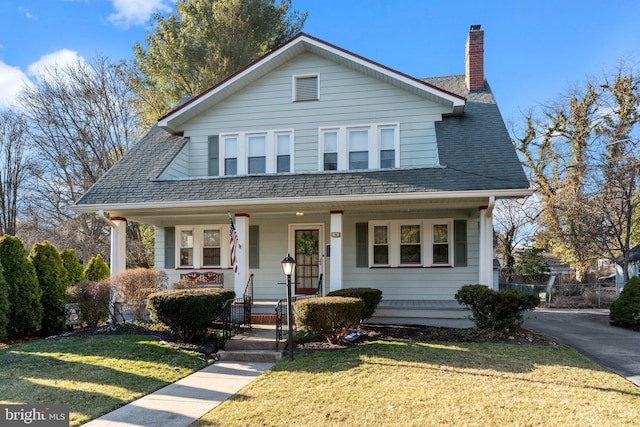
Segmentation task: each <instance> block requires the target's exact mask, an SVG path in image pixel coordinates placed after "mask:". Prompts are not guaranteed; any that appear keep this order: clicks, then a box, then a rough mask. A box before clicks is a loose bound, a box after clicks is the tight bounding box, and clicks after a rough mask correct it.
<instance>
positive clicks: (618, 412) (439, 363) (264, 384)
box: [193, 341, 640, 427]
mask: <svg viewBox="0 0 640 427" xmlns="http://www.w3.org/2000/svg"><path fill="white" fill-rule="evenodd" d="M639 419H640V389H639V388H638V387H636V386H634V385H633V384H631V383H629V382H628V381H626V380H624V379H623V378H621V377H619V376H617V375H615V374H612V373H610V372H608V371H606V370H605V369H603V368H601V367H600V366H598V365H596V364H594V363H592V362H591V361H589V360H588V359H586V358H585V357H582V356H581V355H579V354H577V353H576V352H575V351H573V350H571V349H570V348H568V347H565V346H537V345H517V344H499V343H446V342H442V343H438V342H397V341H396V342H382V341H378V342H373V343H370V344H366V345H362V346H358V347H355V348H351V349H348V350H340V351H318V352H314V353H308V354H298V355H296V358H295V361H294V362H289V360H288V359H287V358H285V359H282V360H281V361H279V362H278V363H277V364H276V365H275V366H274V368H273V369H272V370H271V371H269V372H267V373H266V374H264V375H262V376H261V377H259V378H258V379H257V380H256V381H254V382H253V383H251V384H250V385H249V386H248V387H246V388H244V389H243V390H241V391H240V393H239V394H238V395H236V396H234V397H232V398H230V399H229V400H227V401H225V402H224V403H222V404H221V405H220V406H219V407H217V408H216V409H214V410H213V411H211V412H210V413H209V414H207V415H205V417H203V418H202V419H201V420H199V421H197V422H196V423H195V424H193V426H196V427H202V426H238V425H242V426H264V425H268V426H292V425H295V426H317V425H323V426H332V425H333V426H443V425H455V426H458V425H465V426H515V425H518V426H567V425H585V426H586V425H589V426H614V425H615V426H631V425H637V423H638V420H639Z"/></svg>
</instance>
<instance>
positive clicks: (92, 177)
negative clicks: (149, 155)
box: [19, 56, 138, 260]
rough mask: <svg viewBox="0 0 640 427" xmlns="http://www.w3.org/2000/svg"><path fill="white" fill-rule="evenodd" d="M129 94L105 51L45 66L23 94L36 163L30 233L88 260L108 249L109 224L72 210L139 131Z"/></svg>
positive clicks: (125, 149) (21, 97)
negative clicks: (89, 57) (36, 195)
mask: <svg viewBox="0 0 640 427" xmlns="http://www.w3.org/2000/svg"><path fill="white" fill-rule="evenodd" d="M132 100H133V93H132V91H131V89H130V88H129V86H128V85H127V84H126V83H125V82H124V80H123V79H122V74H121V71H120V69H119V66H118V65H117V64H115V63H113V62H111V61H110V60H109V59H108V58H106V57H103V56H96V57H95V58H93V59H91V60H89V61H84V60H77V61H75V62H73V63H70V64H66V65H55V66H52V67H49V68H46V69H44V70H43V71H42V72H41V73H40V74H38V76H37V80H36V82H35V84H34V85H33V86H31V87H28V88H26V89H25V90H24V91H23V92H22V93H21V94H20V96H19V101H20V104H21V106H22V108H23V109H24V111H25V114H26V116H27V118H28V120H29V128H30V134H31V137H32V139H33V142H34V151H35V155H36V156H37V159H38V164H39V169H38V170H37V171H36V174H35V180H34V186H33V191H34V192H35V193H37V194H38V197H37V198H35V199H34V200H33V201H32V202H31V204H30V205H29V207H28V210H27V212H29V213H31V220H30V221H29V222H30V224H31V226H32V228H31V229H30V230H28V231H29V233H30V235H32V236H38V235H46V236H47V238H48V239H49V240H50V241H52V242H54V243H55V244H56V246H58V247H60V248H66V247H70V248H74V249H76V250H77V251H78V252H79V256H80V258H81V259H84V260H87V259H88V258H89V257H91V256H93V255H95V254H96V253H102V254H108V253H109V251H108V242H109V238H108V228H107V227H106V225H105V224H104V223H103V222H101V221H100V220H99V219H97V218H96V217H95V216H93V215H88V214H79V215H78V214H75V213H74V212H73V211H71V209H70V208H71V206H72V205H73V203H74V202H75V201H76V200H77V199H78V198H79V197H80V196H81V195H82V194H83V193H84V192H85V191H87V190H88V189H89V187H91V186H92V185H93V184H94V183H95V182H96V181H97V180H98V179H99V178H100V177H101V176H102V174H104V173H105V172H106V171H107V170H108V169H109V168H110V167H111V166H112V165H113V164H114V163H115V162H116V161H117V160H118V159H120V158H121V157H122V156H123V154H124V153H125V152H126V151H127V150H128V149H129V148H130V147H131V145H132V144H133V143H134V141H135V140H136V138H137V137H138V129H137V127H136V120H135V115H134V110H133V103H132V102H133V101H132ZM36 225H37V227H34V226H36ZM131 226H132V228H135V227H137V225H135V224H132V225H131ZM25 231H26V230H25ZM132 231H133V232H135V230H132Z"/></svg>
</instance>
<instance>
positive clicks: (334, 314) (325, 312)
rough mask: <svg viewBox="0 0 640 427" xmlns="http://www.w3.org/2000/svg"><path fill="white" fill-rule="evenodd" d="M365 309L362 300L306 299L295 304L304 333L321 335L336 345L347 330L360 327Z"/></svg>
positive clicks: (299, 324)
mask: <svg viewBox="0 0 640 427" xmlns="http://www.w3.org/2000/svg"><path fill="white" fill-rule="evenodd" d="M363 307H364V303H363V302H362V299H360V298H352V297H339V296H332V297H321V298H305V299H302V300H299V301H296V303H295V306H294V313H295V318H296V325H298V327H299V329H300V330H301V331H302V332H306V333H311V334H321V335H322V336H324V337H325V338H326V339H327V341H329V342H330V343H332V344H335V343H337V342H338V341H340V339H341V338H342V335H343V333H344V332H345V329H349V328H353V327H355V326H356V325H358V323H359V322H360V317H361V316H362V310H363Z"/></svg>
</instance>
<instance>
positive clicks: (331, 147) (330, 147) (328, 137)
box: [322, 130, 338, 171]
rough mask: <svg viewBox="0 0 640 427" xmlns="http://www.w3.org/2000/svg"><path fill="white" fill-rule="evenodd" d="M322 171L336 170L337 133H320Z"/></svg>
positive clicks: (328, 131) (329, 131)
mask: <svg viewBox="0 0 640 427" xmlns="http://www.w3.org/2000/svg"><path fill="white" fill-rule="evenodd" d="M322 146H323V155H322V160H323V169H322V170H325V171H334V170H338V131H337V130H327V131H324V132H322Z"/></svg>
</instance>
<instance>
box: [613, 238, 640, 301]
mask: <svg viewBox="0 0 640 427" xmlns="http://www.w3.org/2000/svg"><path fill="white" fill-rule="evenodd" d="M627 268H628V271H629V278H632V277H633V276H638V275H640V245H636V246H634V247H633V248H631V250H629V266H628V267H627ZM623 272H624V269H623V268H622V267H621V266H620V265H618V264H616V272H615V279H616V292H617V293H620V292H622V289H624V285H625V282H624V274H623Z"/></svg>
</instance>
